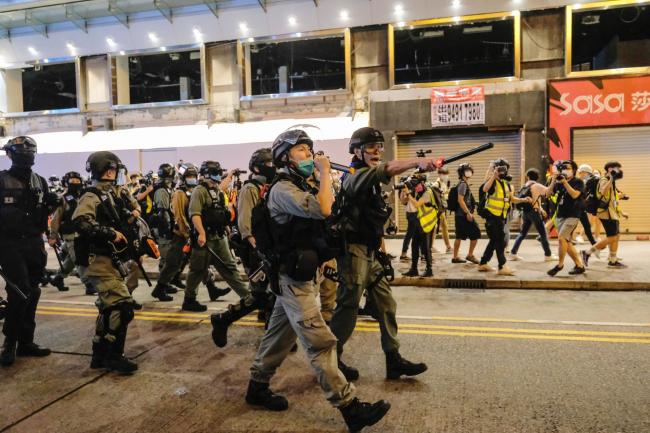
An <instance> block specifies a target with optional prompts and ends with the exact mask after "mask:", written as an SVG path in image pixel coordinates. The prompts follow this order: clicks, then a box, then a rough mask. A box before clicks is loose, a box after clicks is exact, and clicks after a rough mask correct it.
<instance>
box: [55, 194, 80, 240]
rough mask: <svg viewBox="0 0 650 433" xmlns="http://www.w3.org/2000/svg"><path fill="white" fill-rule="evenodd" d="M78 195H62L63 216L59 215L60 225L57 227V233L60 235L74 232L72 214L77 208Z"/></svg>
mask: <svg viewBox="0 0 650 433" xmlns="http://www.w3.org/2000/svg"><path fill="white" fill-rule="evenodd" d="M78 200H79V197H78V196H76V195H74V194H70V193H68V194H65V195H64V196H63V203H64V204H63V206H64V209H63V216H62V217H61V226H60V227H59V233H61V234H62V235H71V234H73V233H74V232H75V229H74V225H73V223H72V215H73V214H74V211H75V210H76V209H77V203H78V202H77V201H78Z"/></svg>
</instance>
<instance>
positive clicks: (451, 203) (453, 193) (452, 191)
mask: <svg viewBox="0 0 650 433" xmlns="http://www.w3.org/2000/svg"><path fill="white" fill-rule="evenodd" d="M458 185H460V183H458V184H456V185H454V186H452V187H451V188H449V195H448V196H447V210H448V211H449V212H456V211H457V210H458V208H459V207H460V206H458Z"/></svg>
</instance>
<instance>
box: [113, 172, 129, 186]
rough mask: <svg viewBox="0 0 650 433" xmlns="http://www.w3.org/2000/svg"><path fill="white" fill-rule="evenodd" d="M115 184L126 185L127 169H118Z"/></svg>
mask: <svg viewBox="0 0 650 433" xmlns="http://www.w3.org/2000/svg"><path fill="white" fill-rule="evenodd" d="M115 185H117V186H123V185H126V170H124V169H119V170H118V171H117V177H116V178H115Z"/></svg>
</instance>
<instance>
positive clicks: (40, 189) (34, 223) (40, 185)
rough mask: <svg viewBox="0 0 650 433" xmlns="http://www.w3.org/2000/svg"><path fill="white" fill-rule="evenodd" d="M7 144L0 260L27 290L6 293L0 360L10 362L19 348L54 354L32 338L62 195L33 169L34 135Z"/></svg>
mask: <svg viewBox="0 0 650 433" xmlns="http://www.w3.org/2000/svg"><path fill="white" fill-rule="evenodd" d="M4 149H5V150H6V151H7V154H8V155H9V156H10V158H12V167H11V168H10V169H9V170H3V171H1V172H0V265H1V266H2V270H3V271H4V273H5V275H6V276H7V279H8V280H9V281H11V283H13V284H15V285H16V286H17V287H18V288H19V289H20V290H21V291H22V292H23V293H24V294H25V295H27V299H26V300H24V299H22V298H21V297H20V296H19V295H17V294H16V293H14V292H13V291H12V290H8V293H7V302H8V305H7V308H6V318H5V321H4V326H3V330H2V331H3V333H4V335H5V342H4V348H3V351H2V356H1V359H0V363H2V365H3V366H9V365H11V364H12V363H13V362H14V359H15V355H16V354H18V355H19V356H46V355H49V354H50V351H49V349H43V348H39V347H38V346H37V345H35V344H34V332H35V329H36V320H35V316H36V307H37V305H38V301H39V298H40V296H41V289H40V287H39V282H40V280H41V278H42V276H43V273H44V271H45V265H46V262H47V253H46V252H45V247H44V244H43V234H44V233H45V231H46V230H47V220H48V215H49V214H50V210H51V209H52V208H53V207H54V206H56V204H58V198H57V197H56V195H55V194H53V193H50V192H49V190H48V186H47V182H46V181H45V179H44V178H43V177H41V176H39V175H38V174H36V173H34V172H33V171H32V170H31V167H32V165H33V164H34V156H35V153H36V143H35V142H34V141H33V140H32V139H31V138H29V137H17V138H15V139H13V140H11V141H9V143H7V145H6V146H5V148H4ZM26 154H29V155H26ZM23 158H24V160H23ZM16 346H18V348H17V351H16Z"/></svg>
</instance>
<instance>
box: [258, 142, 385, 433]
mask: <svg viewBox="0 0 650 433" xmlns="http://www.w3.org/2000/svg"><path fill="white" fill-rule="evenodd" d="M312 146H313V144H312V140H311V139H310V138H309V136H308V135H307V134H306V133H305V132H304V131H301V130H291V131H287V132H284V133H282V134H280V136H279V137H278V138H277V139H276V140H275V142H274V143H273V162H274V164H275V165H276V167H280V168H279V175H278V180H277V182H276V183H274V185H273V186H272V187H271V189H270V191H269V193H268V201H267V203H266V205H267V208H268V216H269V219H270V221H269V224H270V225H271V226H272V227H273V228H274V230H273V231H272V232H271V233H269V234H268V236H270V237H272V239H273V242H272V245H273V246H272V248H271V250H272V251H273V256H274V257H276V258H277V261H278V268H277V277H276V278H277V281H276V282H274V283H272V286H273V287H274V290H275V292H276V295H277V299H276V302H275V307H274V310H273V313H272V315H271V319H270V322H269V326H268V329H267V331H266V333H265V334H264V338H263V339H262V342H261V343H260V347H259V349H258V351H257V355H256V357H255V361H254V362H253V365H252V367H251V380H250V382H249V385H248V391H247V393H246V402H247V403H249V404H251V405H255V406H261V407H264V408H266V409H268V410H274V411H281V410H286V409H287V408H288V402H287V399H286V398H284V397H282V396H280V395H277V394H275V393H273V392H272V391H271V390H270V389H269V382H270V380H271V378H272V377H273V375H274V374H275V372H276V370H277V368H278V367H279V366H280V364H281V363H282V361H283V360H284V358H286V356H287V355H288V353H289V351H290V350H291V347H292V346H293V344H294V342H295V339H296V336H298V339H299V340H300V343H301V344H302V346H303V347H304V349H305V353H306V354H307V356H308V357H309V361H310V364H311V366H312V368H313V369H314V372H315V373H316V375H317V377H318V383H319V384H320V385H321V388H322V389H323V391H324V392H325V394H326V397H327V399H328V400H329V401H330V403H331V404H332V405H333V406H335V407H337V408H339V409H340V411H341V413H342V415H343V418H344V420H345V422H346V423H347V425H348V427H349V429H350V430H351V431H358V430H361V429H362V428H363V427H365V426H369V425H373V424H375V423H376V422H378V421H379V420H380V419H381V418H383V417H384V415H385V414H386V412H388V409H389V408H390V405H389V404H388V403H386V402H384V401H383V400H381V401H378V402H376V403H374V404H369V403H362V402H360V401H359V400H358V399H357V398H355V397H354V385H352V384H351V383H350V382H348V381H347V380H346V378H345V376H344V375H343V374H342V373H341V372H340V371H339V369H338V366H337V356H336V350H335V348H336V338H335V337H334V335H333V334H332V332H331V331H330V330H329V328H328V327H327V325H326V324H325V321H324V320H323V316H322V315H321V312H320V308H319V305H318V299H317V296H318V289H317V288H316V286H315V284H314V279H315V277H316V276H317V273H318V268H319V266H320V265H321V264H322V263H324V262H326V261H327V260H329V259H330V258H331V251H329V248H327V246H326V245H325V238H324V234H325V230H324V229H325V227H324V223H323V221H324V218H326V217H327V216H329V215H330V213H331V209H332V204H333V202H334V195H333V194H332V188H331V180H330V176H329V172H330V165H329V161H328V159H327V158H326V157H325V156H322V155H321V156H317V157H316V159H314V157H313V150H312V149H313V148H312ZM315 166H316V168H318V170H319V171H320V173H321V185H320V190H319V191H318V192H317V193H315V191H314V190H313V189H312V188H311V187H310V186H309V185H308V184H307V182H306V179H307V178H308V177H309V176H311V174H312V172H313V170H314V167H315ZM256 241H257V242H258V243H259V242H260V241H261V239H260V238H259V236H258V238H257V239H256ZM274 279H275V278H274Z"/></svg>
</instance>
